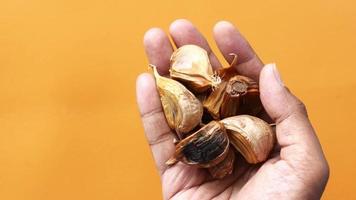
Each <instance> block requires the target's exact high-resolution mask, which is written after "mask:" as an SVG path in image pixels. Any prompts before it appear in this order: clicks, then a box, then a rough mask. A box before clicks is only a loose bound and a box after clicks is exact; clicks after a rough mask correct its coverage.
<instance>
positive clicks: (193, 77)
mask: <svg viewBox="0 0 356 200" xmlns="http://www.w3.org/2000/svg"><path fill="white" fill-rule="evenodd" d="M170 62H171V68H170V76H171V78H173V79H175V80H178V81H180V82H182V83H183V84H184V85H186V86H187V87H188V88H189V89H190V90H192V91H193V92H196V93H201V92H204V91H206V90H207V89H209V88H211V87H215V86H216V85H217V84H219V82H220V78H219V77H218V76H216V75H215V74H214V72H213V68H212V66H211V64H210V61H209V56H208V53H207V52H206V50H205V49H203V48H201V47H199V46H197V45H192V44H189V45H184V46H181V47H180V48H178V49H177V50H175V51H174V52H173V54H172V56H171V59H170Z"/></svg>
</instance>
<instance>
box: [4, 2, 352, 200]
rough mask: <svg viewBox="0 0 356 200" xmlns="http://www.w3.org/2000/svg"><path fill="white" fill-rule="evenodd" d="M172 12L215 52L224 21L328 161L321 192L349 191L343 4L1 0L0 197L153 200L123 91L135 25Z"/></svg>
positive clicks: (137, 68) (135, 43)
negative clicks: (302, 118) (277, 73)
mask: <svg viewBox="0 0 356 200" xmlns="http://www.w3.org/2000/svg"><path fill="white" fill-rule="evenodd" d="M176 18H188V19H190V20H192V21H193V22H194V23H195V24H196V25H197V26H198V27H199V28H200V30H201V32H203V33H204V34H205V35H206V36H207V38H208V40H209V41H210V42H211V44H212V46H213V48H214V49H215V50H216V46H215V44H214V43H213V41H212V35H211V28H212V26H213V25H214V24H215V22H217V21H218V20H219V19H226V20H229V21H232V22H233V23H235V24H236V25H237V26H238V27H239V28H240V30H241V32H243V33H244V35H245V36H246V37H247V38H248V39H249V40H250V41H251V44H252V45H253V46H254V48H255V49H256V51H257V52H258V54H259V55H260V57H261V58H262V59H263V60H264V61H265V62H276V63H277V64H278V66H279V68H280V70H281V73H282V75H283V79H284V81H285V82H286V84H287V85H288V86H289V87H290V88H291V89H292V90H293V91H294V92H295V93H296V94H297V95H298V96H299V97H301V99H303V100H304V101H305V103H306V105H307V106H308V108H309V114H310V118H311V120H312V122H313V123H314V126H315V128H316V130H317V132H318V135H319V138H320V140H321V143H322V145H323V148H324V150H325V153H326V156H327V159H328V161H329V163H330V167H331V176H330V180H329V183H328V186H327V189H326V191H325V193H324V199H356V193H355V183H354V182H355V181H354V177H356V170H355V169H356V156H355V153H356V145H355V140H356V133H355V129H356V126H355V124H356V122H355V119H356V104H355V103H356V95H355V93H354V91H355V89H356V79H355V75H354V74H355V72H356V70H355V67H356V66H355V57H356V48H355V47H356V37H355V35H356V3H355V1H354V0H340V1H336V0H334V1H331V0H315V1H309V0H300V1H285V0H270V1H254V0H251V1H241V0H239V1H207V0H199V1H191V0H181V1H175V2H172V1H157V0H151V1H120V0H100V1H99V0H85V1H84V0H52V1H48V0H27V1H26V0H1V1H0V199H4V200H13V199H16V200H17V199H19V200H20V199H26V200H29V199H31V200H32V199H34V200H41V199H51V200H52V199H58V200H62V199H86V200H91V199H159V198H161V190H160V182H159V178H158V176H157V174H156V172H155V168H154V164H153V161H152V158H151V154H150V151H149V148H148V146H147V144H146V141H145V138H144V134H143V128H142V125H141V123H140V119H139V114H138V111H137V108H136V102H135V89H134V88H135V78H136V76H137V75H138V74H139V73H140V72H142V71H146V70H147V60H146V58H145V55H144V51H143V47H142V37H143V34H144V32H145V30H147V29H148V28H149V27H152V26H159V27H164V29H165V30H167V27H168V25H169V23H170V22H171V21H172V20H174V19H176ZM219 57H220V58H221V55H219ZM310 167H312V166H310Z"/></svg>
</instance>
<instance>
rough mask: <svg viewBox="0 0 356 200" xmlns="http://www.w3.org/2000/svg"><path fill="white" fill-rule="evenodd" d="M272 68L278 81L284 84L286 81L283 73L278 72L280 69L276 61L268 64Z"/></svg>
mask: <svg viewBox="0 0 356 200" xmlns="http://www.w3.org/2000/svg"><path fill="white" fill-rule="evenodd" d="M268 65H269V66H270V67H271V68H272V70H273V74H274V78H275V79H276V81H277V82H278V83H279V84H280V85H281V86H284V82H283V80H282V78H281V75H280V74H279V72H278V69H277V66H276V63H271V64H268Z"/></svg>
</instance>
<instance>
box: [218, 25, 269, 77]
mask: <svg viewBox="0 0 356 200" xmlns="http://www.w3.org/2000/svg"><path fill="white" fill-rule="evenodd" d="M213 34H214V38H215V41H216V44H217V46H218V48H219V49H220V51H221V53H222V54H223V56H224V57H225V59H226V60H227V61H228V62H229V63H231V62H232V60H233V57H232V56H231V55H229V54H231V53H234V54H236V55H237V56H238V57H237V59H238V60H237V63H238V65H237V66H236V69H237V71H238V73H240V74H242V75H244V76H248V77H251V78H253V79H255V80H259V74H260V71H261V69H262V67H263V64H262V61H261V60H260V59H259V58H258V57H257V55H256V54H255V52H254V51H253V49H252V47H251V46H250V45H249V43H248V42H247V40H246V39H245V38H244V37H243V36H242V35H241V33H240V32H239V31H238V30H237V29H236V28H235V27H234V25H232V24H231V23H230V22H227V21H220V22H218V23H217V24H216V25H215V26H214V30H213Z"/></svg>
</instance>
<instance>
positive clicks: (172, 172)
mask: <svg viewBox="0 0 356 200" xmlns="http://www.w3.org/2000/svg"><path fill="white" fill-rule="evenodd" d="M170 35H171V36H172V39H173V41H174V43H175V45H176V46H177V47H180V46H182V45H185V44H195V45H199V46H201V47H203V48H204V49H206V50H207V52H208V53H209V57H210V61H211V63H212V65H213V67H214V68H218V67H220V66H221V65H220V63H219V61H218V59H217V58H216V56H215V55H214V53H213V52H212V51H211V49H210V47H209V45H208V43H207V41H206V39H205V38H204V37H203V36H202V35H201V34H200V33H199V31H198V30H197V29H196V28H195V27H194V26H193V25H192V24H191V23H190V22H189V21H187V20H177V21H175V22H173V23H172V24H171V26H170ZM214 38H215V41H216V44H217V46H218V48H219V49H220V51H221V53H222V54H223V55H224V57H225V59H226V60H227V61H228V62H231V59H232V57H231V56H229V54H230V53H235V54H237V55H238V58H239V61H238V62H239V64H238V65H237V66H236V69H237V71H238V72H239V73H240V74H242V75H245V76H248V77H251V78H254V79H255V80H259V83H260V96H261V101H262V103H263V106H264V108H265V110H266V112H267V114H268V116H269V117H270V119H272V120H273V121H274V122H275V123H276V134H277V145H276V146H277V148H276V149H275V150H274V152H273V153H272V154H271V155H270V158H269V159H268V160H267V161H266V162H264V163H263V164H259V165H249V164H247V163H246V162H245V161H244V159H243V158H241V156H238V157H237V162H236V168H235V169H234V172H233V173H232V174H231V175H229V176H227V177H225V178H224V179H221V180H212V179H211V177H210V175H209V174H208V173H207V171H206V170H205V169H199V168H195V167H191V166H187V165H185V164H183V163H177V164H176V165H174V166H173V167H167V166H166V165H165V162H166V161H167V160H168V159H169V157H170V156H172V155H173V152H174V149H175V147H174V144H173V138H174V136H173V133H172V131H171V130H170V128H169V127H168V125H167V123H166V120H165V117H164V114H163V112H162V107H161V102H160V99H159V95H158V93H157V90H156V86H155V81H154V78H153V77H152V75H150V74H146V73H145V74H141V75H140V76H139V77H138V79H137V102H138V105H139V108H140V112H141V116H142V121H143V125H144V129H145V133H146V137H147V140H148V143H149V145H150V147H151V150H152V153H153V157H154V160H155V162H156V165H157V169H158V172H159V174H160V177H161V182H162V187H163V196H164V199H199V200H203V199H249V200H251V199H319V198H320V197H321V195H322V193H323V191H324V188H325V185H326V182H327V180H328V177H329V167H328V164H327V161H326V160H325V157H324V155H323V152H322V149H321V146H320V144H319V141H318V138H317V136H316V134H315V132H314V130H313V127H312V125H311V123H310V121H309V119H308V116H307V112H306V109H305V106H304V105H303V103H302V102H301V101H300V100H299V99H297V98H296V97H295V96H294V95H293V94H291V92H290V91H289V90H288V89H287V88H286V87H285V85H284V84H283V82H282V80H281V78H280V76H279V73H278V71H277V69H276V67H275V65H273V64H269V65H266V66H263V63H262V62H261V60H260V59H259V58H258V57H257V55H256V54H255V53H254V51H253V50H252V48H251V47H250V46H249V44H248V42H247V41H246V40H245V39H244V38H243V36H242V35H241V34H240V33H239V32H238V30H237V29H236V28H235V27H234V26H233V25H232V24H230V23H229V22H225V21H222V22H219V23H217V24H216V25H215V27H214ZM144 45H145V49H146V53H147V56H148V59H149V62H150V63H151V64H154V65H156V66H157V68H158V70H159V72H160V73H161V74H166V73H168V69H169V58H170V55H171V54H172V51H173V48H172V45H171V43H170V41H169V39H168V37H167V36H166V34H165V33H164V32H163V31H162V30H161V29H158V28H152V29H150V30H149V31H147V32H146V34H145V37H144Z"/></svg>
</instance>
